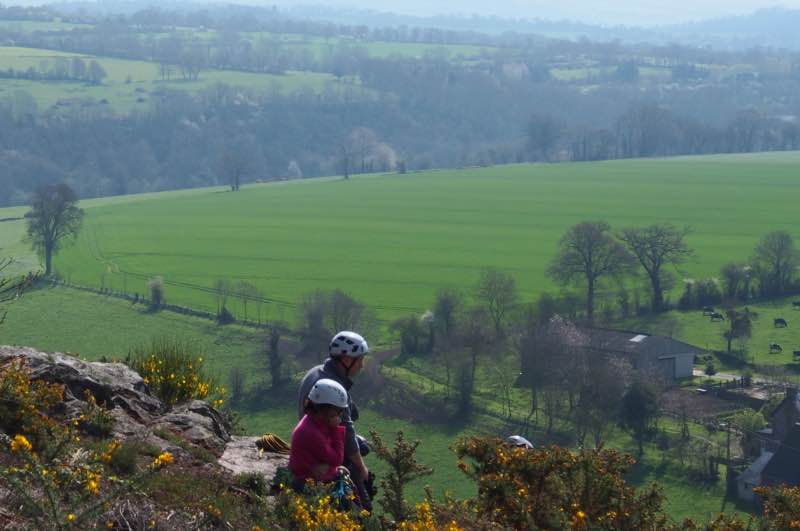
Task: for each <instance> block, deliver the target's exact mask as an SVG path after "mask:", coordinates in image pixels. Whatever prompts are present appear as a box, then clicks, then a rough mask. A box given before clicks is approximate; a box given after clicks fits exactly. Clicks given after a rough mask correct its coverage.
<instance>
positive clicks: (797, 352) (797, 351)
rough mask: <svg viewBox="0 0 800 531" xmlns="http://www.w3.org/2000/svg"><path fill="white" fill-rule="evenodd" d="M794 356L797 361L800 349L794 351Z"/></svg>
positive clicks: (799, 356)
mask: <svg viewBox="0 0 800 531" xmlns="http://www.w3.org/2000/svg"><path fill="white" fill-rule="evenodd" d="M792 357H793V358H794V360H795V361H797V359H798V358H800V350H795V351H793V352H792Z"/></svg>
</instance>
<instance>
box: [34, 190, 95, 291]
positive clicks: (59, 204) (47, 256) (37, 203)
mask: <svg viewBox="0 0 800 531" xmlns="http://www.w3.org/2000/svg"><path fill="white" fill-rule="evenodd" d="M25 218H26V220H27V230H28V234H27V240H28V241H29V242H30V243H31V245H32V246H33V248H34V249H35V250H36V251H37V252H39V254H40V255H44V263H45V270H44V274H45V276H50V274H51V273H52V272H53V255H54V254H55V253H57V252H58V250H59V249H60V248H61V246H62V245H64V244H65V243H66V242H67V241H69V240H74V239H75V238H76V237H77V236H78V231H80V228H81V225H82V223H83V210H81V209H80V208H78V197H77V196H76V195H75V192H73V191H72V188H70V187H69V186H67V185H66V184H55V185H44V186H40V187H38V188H37V189H36V191H35V192H34V193H33V197H32V198H31V209H30V211H28V213H27V214H25Z"/></svg>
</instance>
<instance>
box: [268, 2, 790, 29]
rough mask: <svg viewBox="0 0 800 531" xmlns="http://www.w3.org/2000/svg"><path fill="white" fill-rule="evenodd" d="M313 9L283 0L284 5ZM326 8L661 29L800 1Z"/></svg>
mask: <svg viewBox="0 0 800 531" xmlns="http://www.w3.org/2000/svg"><path fill="white" fill-rule="evenodd" d="M293 3H294V4H312V3H314V1H313V0H282V1H279V2H278V4H279V5H291V4H293ZM324 4H325V5H331V6H350V7H359V8H369V9H376V10H380V11H391V12H395V13H403V14H410V15H436V14H443V13H460V14H471V13H479V14H482V15H500V16H503V17H520V18H536V17H539V18H546V19H552V18H570V19H574V20H581V21H585V22H595V23H602V24H637V25H657V24H670V23H675V22H687V21H691V20H698V19H703V18H712V17H719V16H725V15H737V14H744V13H749V12H752V11H755V10H757V9H760V8H764V7H772V6H776V5H780V6H784V7H791V8H800V0H774V1H770V0H766V1H758V0H696V1H692V0H607V1H603V0H577V1H576V0H573V1H569V0H567V1H565V2H558V1H553V0H493V1H486V0H458V1H456V0H326V1H325V2H324Z"/></svg>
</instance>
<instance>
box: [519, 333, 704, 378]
mask: <svg viewBox="0 0 800 531" xmlns="http://www.w3.org/2000/svg"><path fill="white" fill-rule="evenodd" d="M579 331H580V339H579V340H578V343H577V345H576V346H577V347H579V348H583V349H586V350H588V351H590V352H591V353H592V354H593V355H597V356H605V357H612V356H613V357H617V358H624V359H626V360H628V361H629V362H630V364H631V365H632V366H633V368H634V369H636V370H638V371H647V372H649V373H651V374H654V375H655V376H656V377H660V378H661V379H663V380H664V381H665V382H667V383H670V382H674V381H675V380H677V379H679V378H689V377H691V376H692V369H693V365H694V356H695V354H698V353H700V352H701V350H702V349H700V348H699V347H695V346H692V345H690V344H688V343H684V342H682V341H678V340H676V339H672V338H669V337H664V336H656V335H650V334H646V333H642V332H628V331H624V330H609V329H604V328H579ZM528 374H531V371H530V370H526V367H524V366H523V367H522V374H521V375H520V377H519V379H518V380H517V385H518V386H520V387H528V386H529V385H530V382H529V381H528V378H527V377H526V375H528Z"/></svg>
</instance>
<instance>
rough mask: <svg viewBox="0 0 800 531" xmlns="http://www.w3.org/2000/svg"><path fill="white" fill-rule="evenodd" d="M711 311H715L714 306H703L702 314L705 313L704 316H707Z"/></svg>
mask: <svg viewBox="0 0 800 531" xmlns="http://www.w3.org/2000/svg"><path fill="white" fill-rule="evenodd" d="M712 313H715V312H714V307H713V306H703V315H705V316H709V315H711V314H712Z"/></svg>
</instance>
